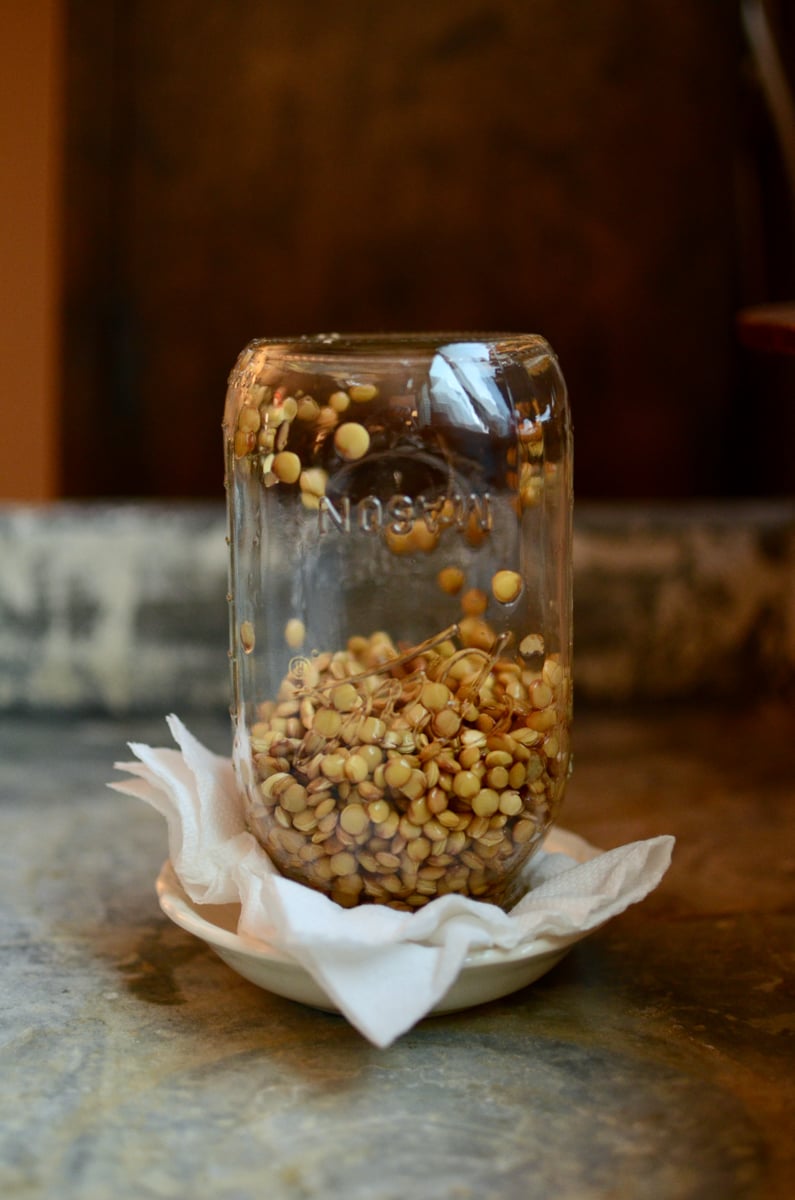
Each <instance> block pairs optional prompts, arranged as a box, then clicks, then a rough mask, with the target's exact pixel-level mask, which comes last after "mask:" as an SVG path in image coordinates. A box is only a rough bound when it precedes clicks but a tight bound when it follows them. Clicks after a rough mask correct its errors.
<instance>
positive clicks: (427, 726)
mask: <svg viewBox="0 0 795 1200" xmlns="http://www.w3.org/2000/svg"><path fill="white" fill-rule="evenodd" d="M467 640H468V639H467V637H466V629H465V631H464V636H462V632H461V627H460V625H454V626H451V627H450V628H449V629H447V630H444V631H443V632H442V633H440V635H439V636H438V637H437V638H431V639H429V640H428V641H426V642H424V643H422V645H420V646H417V647H413V648H411V649H408V650H403V651H402V652H401V650H400V649H399V648H398V647H396V646H395V645H394V644H393V642H392V640H391V639H390V637H389V635H388V634H386V633H384V632H381V631H379V632H376V633H373V634H372V635H371V636H369V637H353V638H351V639H350V640H349V642H348V645H347V648H346V649H345V650H342V651H338V652H336V653H331V652H325V653H321V654H319V655H317V656H316V657H314V658H312V659H299V660H296V669H295V670H294V671H293V672H292V673H290V674H288V675H287V676H286V677H285V678H284V679H283V681H282V683H281V686H280V689H279V693H278V697H277V699H276V700H274V701H266V702H265V703H263V704H261V705H260V709H259V714H258V716H259V719H258V721H257V722H256V723H255V724H254V725H253V726H252V728H251V730H250V743H251V747H250V748H251V756H252V757H251V762H252V765H253V770H254V772H255V777H256V779H255V784H254V786H252V787H251V788H249V789H248V806H249V808H248V817H249V823H250V827H251V829H252V832H254V834H255V836H257V837H258V839H259V840H260V841H261V843H262V844H263V845H264V847H265V849H266V850H267V851H268V853H269V855H270V857H271V858H272V859H273V861H274V863H275V864H276V866H277V867H278V868H279V870H280V871H281V872H282V873H283V874H284V875H285V876H287V877H288V878H294V879H296V880H298V881H299V882H302V883H305V884H307V885H308V886H310V887H314V888H316V889H318V890H320V891H323V892H325V893H327V894H328V895H330V896H331V897H332V899H334V900H335V901H337V902H338V903H339V904H341V905H343V906H346V907H351V906H353V905H356V904H362V903H376V904H388V905H390V906H391V907H394V908H399V909H405V910H414V909H417V908H420V907H422V906H423V905H425V904H427V903H428V902H429V901H430V900H432V899H434V898H435V897H437V896H443V895H446V894H448V893H451V892H457V893H460V894H463V895H467V896H473V897H476V898H478V899H480V900H484V901H489V902H493V903H495V904H501V905H503V906H504V907H505V906H508V905H509V903H510V902H512V900H513V899H514V898H515V897H514V896H513V895H512V894H511V892H512V885H513V883H514V881H515V879H516V876H517V874H518V872H519V870H520V868H521V866H522V864H523V862H524V861H525V860H526V858H527V857H528V855H529V854H530V852H531V851H532V849H533V848H534V847H535V846H536V845H537V844H538V842H539V841H540V839H541V838H542V837H543V835H544V832H545V830H546V829H547V827H548V825H549V823H550V821H551V820H552V819H553V818H554V815H555V811H556V808H557V804H558V801H559V799H560V796H561V793H562V789H563V783H564V778H565V775H566V772H567V767H568V761H569V755H568V710H569V704H570V695H569V680H568V674H567V672H566V671H565V670H564V668H563V666H562V664H561V663H560V661H559V659H558V657H557V655H555V654H550V655H547V656H544V654H543V642H542V640H541V638H540V636H539V635H531V637H529V638H527V639H525V643H532V645H525V646H524V649H525V650H526V651H528V652H534V656H535V658H536V659H537V660H538V665H537V666H536V667H534V668H530V667H529V666H526V665H525V666H523V665H522V664H521V663H520V662H517V661H516V660H515V659H512V658H507V657H502V656H501V653H502V649H503V648H504V642H505V639H497V641H496V644H495V645H494V646H493V647H492V649H491V650H489V651H487V650H484V649H482V648H480V647H478V646H476V645H472V644H466V642H467ZM298 664H300V667H299V666H298Z"/></svg>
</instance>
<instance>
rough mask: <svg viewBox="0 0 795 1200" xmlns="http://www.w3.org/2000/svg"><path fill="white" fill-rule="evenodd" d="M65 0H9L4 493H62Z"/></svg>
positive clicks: (3, 27)
mask: <svg viewBox="0 0 795 1200" xmlns="http://www.w3.org/2000/svg"><path fill="white" fill-rule="evenodd" d="M62 9H63V0H0V499H2V500H8V499H11V500H47V499H51V498H52V497H54V496H55V495H56V494H57V491H58V454H57V450H58V395H57V393H58V337H59V333H58V330H59V312H58V309H59V292H60V283H59V247H58V241H59V239H58V208H59V205H58V192H59V183H60V171H59V159H60V145H61V128H62V121H61V118H62V99H61V82H62V80H61V75H62V56H61V49H62V16H63V12H62Z"/></svg>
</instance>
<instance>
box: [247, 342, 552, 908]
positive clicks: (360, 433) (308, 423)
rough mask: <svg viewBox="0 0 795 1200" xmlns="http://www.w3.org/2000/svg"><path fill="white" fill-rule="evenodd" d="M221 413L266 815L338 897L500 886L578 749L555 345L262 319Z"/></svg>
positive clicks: (251, 783) (252, 752) (298, 864)
mask: <svg viewBox="0 0 795 1200" xmlns="http://www.w3.org/2000/svg"><path fill="white" fill-rule="evenodd" d="M224 431H225V445H226V485H227V497H228V511H229V542H230V616H231V620H230V628H231V652H230V653H231V663H232V689H233V720H234V723H235V755H234V757H235V767H236V772H237V778H238V783H239V786H240V788H241V791H242V794H243V796H244V798H245V804H246V811H247V816H248V822H249V826H250V829H251V831H252V832H253V833H254V835H255V836H256V837H257V838H258V840H259V841H260V842H261V844H262V845H263V846H264V848H265V849H266V850H267V852H268V854H269V855H270V856H271V858H272V859H273V861H274V863H275V864H276V866H277V867H278V869H279V870H280V871H281V872H282V873H283V874H284V875H286V876H288V877H289V878H292V879H295V880H298V881H299V882H301V883H304V884H306V885H308V886H310V887H313V888H316V889H320V890H322V891H324V892H326V893H327V894H329V895H330V896H331V897H332V898H333V899H334V900H336V901H337V902H339V903H340V904H343V905H346V906H352V905H355V904H361V903H380V904H389V905H392V906H393V907H399V908H404V909H416V908H419V907H421V906H423V905H424V904H426V903H428V902H429V901H430V900H432V899H434V898H435V897H437V896H442V895H445V894H448V893H454V892H457V893H461V894H463V895H467V896H472V897H475V898H477V899H480V900H484V901H490V902H493V903H496V904H500V905H502V906H503V907H509V906H510V905H511V903H513V901H514V900H515V898H516V894H517V876H518V874H519V872H520V870H521V867H522V865H523V864H524V862H525V861H526V859H527V858H528V856H529V855H530V854H531V853H532V851H533V850H534V849H535V848H536V847H537V846H538V845H539V844H540V843H541V841H542V839H543V836H544V833H545V831H546V830H547V828H548V826H549V824H550V823H551V821H552V820H553V818H554V817H555V814H556V812H557V810H558V806H559V804H560V801H561V797H562V793H563V789H564V786H565V780H566V777H567V773H568V768H569V726H570V717H571V673H570V672H571V665H570V664H571V507H572V484H571V430H570V422H569V414H568V405H567V400H566V391H565V385H564V382H563V378H562V375H561V372H560V369H559V367H558V363H557V360H556V358H555V355H554V353H553V352H552V350H551V348H550V346H549V345H548V343H547V342H546V341H545V340H544V339H543V338H541V337H539V336H536V335H416V336H411V335H389V336H384V335H366V336H356V337H353V336H351V337H343V336H338V335H328V336H316V337H306V338H298V339H295V340H293V341H271V340H258V341H255V342H252V343H251V344H250V345H249V346H248V347H247V348H246V349H245V350H244V351H243V353H242V354H241V356H240V357H239V359H238V361H237V363H236V365H235V367H234V370H233V372H232V374H231V376H230V381H229V390H228V393H227V401H226V410H225V417H224Z"/></svg>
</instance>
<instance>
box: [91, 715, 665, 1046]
mask: <svg viewBox="0 0 795 1200" xmlns="http://www.w3.org/2000/svg"><path fill="white" fill-rule="evenodd" d="M167 720H168V725H169V728H170V730H171V733H172V735H173V737H174V740H175V741H176V743H177V745H178V746H179V750H174V749H153V748H152V747H150V746H144V745H141V744H138V743H130V749H131V750H132V751H133V753H134V754H135V756H136V759H137V760H138V761H136V762H129V763H116V764H115V765H116V768H117V769H118V770H121V771H126V772H127V773H128V775H130V776H132V778H129V779H126V780H124V782H118V783H112V784H111V785H110V786H111V787H112V788H115V789H116V790H117V791H120V792H124V793H126V794H128V795H132V796H137V797H138V798H139V799H141V800H144V801H146V802H147V803H148V804H151V805H152V806H153V807H154V808H156V809H157V810H158V812H160V813H162V815H163V816H164V817H165V819H166V822H167V825H168V845H169V857H170V859H171V863H172V866H173V868H174V870H175V872H176V874H177V876H178V877H179V880H180V882H181V883H182V886H183V888H184V889H185V891H186V892H187V894H188V896H189V897H190V898H191V900H193V901H194V902H195V903H197V904H228V903H239V904H240V905H241V912H240V921H239V924H238V932H239V933H245V934H247V935H248V936H250V937H254V938H258V939H260V940H262V941H266V942H268V943H269V944H270V945H272V946H273V947H275V948H277V949H281V950H284V951H286V952H287V953H289V954H290V955H291V956H292V957H293V958H295V959H296V960H297V961H298V962H300V963H301V964H302V965H303V966H304V967H305V969H306V970H307V971H308V972H309V973H310V974H311V975H312V977H313V978H314V979H315V980H316V981H317V982H318V983H319V984H320V986H321V987H322V988H323V989H324V990H325V991H326V992H327V994H328V995H329V996H330V997H331V998H332V999H333V1001H334V1002H335V1004H336V1005H337V1007H338V1008H339V1010H340V1012H342V1013H344V1014H345V1016H346V1017H347V1018H348V1020H349V1021H350V1022H351V1024H352V1025H354V1026H355V1027H356V1028H357V1029H358V1030H359V1031H360V1032H361V1033H362V1034H363V1035H364V1036H365V1037H367V1038H368V1039H369V1040H370V1041H371V1042H373V1043H374V1044H375V1045H377V1046H387V1045H389V1044H390V1042H392V1041H394V1039H395V1038H396V1037H398V1036H399V1035H400V1034H401V1033H404V1032H405V1031H406V1030H407V1029H409V1028H411V1026H412V1025H414V1024H415V1023H416V1022H417V1021H419V1020H420V1019H421V1018H422V1017H423V1016H425V1014H426V1013H428V1012H429V1011H430V1010H431V1009H432V1008H433V1007H434V1005H435V1004H436V1003H437V1002H438V1001H439V1000H440V999H441V997H442V996H444V995H445V993H446V992H447V990H448V989H449V987H450V986H451V984H452V983H453V981H454V980H455V978H456V976H457V975H458V973H459V971H460V969H461V965H462V963H463V961H464V959H465V957H466V955H467V954H469V953H470V952H471V951H473V950H478V949H484V948H488V947H495V946H497V947H501V948H503V949H506V950H513V949H516V948H518V947H520V946H523V945H530V944H531V943H532V942H535V941H536V940H538V939H540V938H543V939H544V941H545V943H549V944H550V946H555V947H559V948H561V949H562V948H564V947H565V946H567V945H569V944H570V943H572V942H574V941H577V940H578V939H579V938H581V937H584V936H585V934H586V933H589V932H590V931H592V930H593V929H596V928H597V927H598V926H600V925H603V924H604V923H605V922H606V921H609V920H610V919H611V917H614V916H616V915H617V914H618V913H620V912H623V910H624V909H625V908H628V907H629V905H631V904H635V903H637V902H638V901H639V900H642V899H643V898H644V897H645V896H647V895H648V894H649V892H651V891H652V890H653V889H654V888H655V887H656V886H657V884H658V883H659V882H660V880H661V879H662V877H663V875H664V874H665V872H666V870H667V869H668V866H669V864H670V861H671V854H672V852H673V845H674V839H673V838H672V837H656V838H650V839H649V840H647V841H642V842H632V843H630V844H629V845H626V846H621V847H619V848H618V849H616V850H610V851H607V852H606V853H604V854H599V855H597V857H596V858H593V859H591V860H590V861H589V862H586V863H576V862H575V861H574V860H573V859H571V858H569V857H568V856H567V855H565V854H547V853H545V852H544V851H540V852H539V853H537V854H536V855H534V856H533V858H532V859H531V860H530V862H529V863H528V865H527V866H526V867H525V871H524V876H523V878H524V880H525V881H526V885H527V887H528V891H527V892H526V893H525V895H524V896H523V897H522V899H521V900H520V901H519V902H518V903H517V904H516V905H515V907H514V908H513V909H512V910H511V912H510V913H506V912H503V910H502V909H500V908H497V907H496V906H495V905H492V904H484V903H482V902H480V901H477V900H472V899H469V898H468V897H466V896H460V895H447V896H442V897H440V898H439V899H437V900H433V901H431V902H430V903H429V904H427V905H426V906H425V907H424V908H421V909H419V910H418V911H416V912H411V913H409V912H400V911H397V910H395V909H391V908H387V907H385V906H383V905H375V904H371V905H362V906H360V907H358V908H341V907H340V906H339V905H337V904H335V903H334V901H332V900H330V899H329V898H328V897H326V896H324V895H322V894H321V893H320V892H316V891H313V890H312V889H311V888H308V887H304V886H302V885H301V884H298V883H295V882H293V881H292V880H289V879H285V878H284V877H283V876H281V875H279V874H278V872H277V871H276V868H275V867H274V866H273V864H272V862H271V860H270V859H269V858H268V856H267V854H266V853H265V851H264V850H263V849H262V847H261V846H260V845H259V843H258V842H257V841H256V839H255V838H254V837H253V836H252V834H250V833H249V832H248V830H247V829H246V824H245V818H244V813H243V804H242V800H241V798H240V795H239V792H238V789H237V786H236V782H235V777H234V771H233V767H232V763H231V761H230V760H229V759H227V758H223V757H220V756H219V755H217V754H213V753H212V752H211V751H209V750H207V749H206V748H205V747H204V746H202V744H201V743H200V742H198V741H197V740H196V738H195V737H193V735H192V734H191V733H190V732H189V731H188V730H187V729H186V728H185V726H184V725H183V724H182V722H181V721H180V720H179V719H178V718H177V717H175V716H170V717H168V718H167Z"/></svg>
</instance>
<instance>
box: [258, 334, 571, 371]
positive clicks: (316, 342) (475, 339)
mask: <svg viewBox="0 0 795 1200" xmlns="http://www.w3.org/2000/svg"><path fill="white" fill-rule="evenodd" d="M451 346H455V347H456V349H457V354H458V355H460V354H461V353H466V352H467V351H469V353H468V354H467V357H471V358H472V359H481V358H483V357H488V355H489V353H490V352H496V353H498V354H507V355H512V354H518V353H520V354H526V353H528V352H529V351H535V352H536V353H538V352H544V353H547V354H552V353H553V351H552V348H551V346H550V345H549V343H548V342H547V340H546V338H544V337H543V335H541V334H538V333H518V332H507V331H506V332H502V331H493V330H489V331H480V330H462V331H449V332H448V331H439V332H433V331H429V332H420V331H417V332H414V331H405V332H375V331H373V332H364V333H359V332H354V333H316V334H301V335H299V336H296V337H265V338H254V339H253V340H252V341H251V342H249V344H248V346H247V347H246V350H249V351H255V350H264V351H266V353H267V356H268V358H270V359H271V360H273V359H281V360H284V361H295V360H301V361H304V362H321V361H325V360H328V359H333V360H335V361H336V360H338V359H346V358H352V359H355V360H356V362H357V363H358V364H359V365H362V364H363V363H364V362H367V361H370V362H372V363H373V364H376V363H382V362H384V361H386V360H391V361H394V360H395V359H396V358H398V359H401V360H406V361H414V360H421V359H425V358H427V357H429V356H432V355H434V354H438V353H440V352H441V351H443V350H445V349H447V348H449V347H451Z"/></svg>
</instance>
